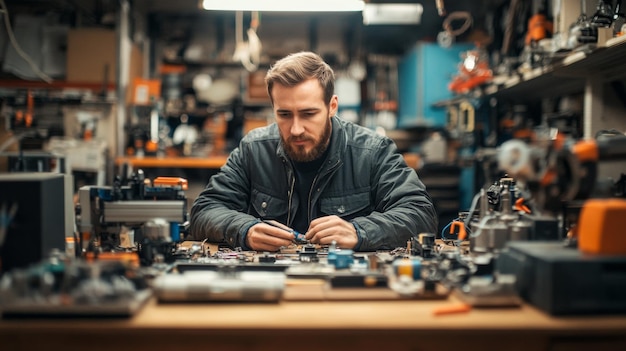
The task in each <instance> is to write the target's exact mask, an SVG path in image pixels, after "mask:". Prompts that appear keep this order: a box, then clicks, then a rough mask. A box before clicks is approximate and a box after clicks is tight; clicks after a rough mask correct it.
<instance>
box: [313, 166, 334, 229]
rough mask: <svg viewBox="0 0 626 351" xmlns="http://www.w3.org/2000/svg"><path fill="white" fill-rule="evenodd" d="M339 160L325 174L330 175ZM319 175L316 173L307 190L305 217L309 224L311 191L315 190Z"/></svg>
mask: <svg viewBox="0 0 626 351" xmlns="http://www.w3.org/2000/svg"><path fill="white" fill-rule="evenodd" d="M339 162H340V161H339V160H337V162H336V163H335V164H334V165H332V166H331V167H329V168H328V171H327V172H325V174H328V173H330V172H331V171H332V170H333V169H335V167H337V165H339ZM319 175H320V173H317V174H316V175H315V178H313V183H311V189H309V198H308V200H307V217H308V222H309V223H311V212H312V210H311V205H312V201H311V200H312V198H313V189H315V187H316V184H315V183H316V182H317V178H318V177H319Z"/></svg>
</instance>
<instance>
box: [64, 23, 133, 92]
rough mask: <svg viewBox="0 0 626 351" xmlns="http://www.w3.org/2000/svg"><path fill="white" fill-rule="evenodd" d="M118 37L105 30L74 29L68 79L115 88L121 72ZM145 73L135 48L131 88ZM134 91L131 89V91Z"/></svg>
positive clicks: (68, 38) (130, 75) (131, 66)
mask: <svg viewBox="0 0 626 351" xmlns="http://www.w3.org/2000/svg"><path fill="white" fill-rule="evenodd" d="M117 58H118V53H117V35H116V33H115V31H114V30H111V29H105V28H76V29H71V30H70V31H69V32H68V36H67V75H66V80H67V81H68V82H72V83H104V82H105V81H106V83H107V84H115V83H116V81H117V79H116V72H117ZM142 71H143V60H142V55H141V50H139V48H138V47H137V46H136V45H132V46H131V59H130V69H129V79H128V83H129V88H130V86H131V84H132V82H133V79H134V78H135V77H140V76H141V75H142ZM129 90H131V89H129Z"/></svg>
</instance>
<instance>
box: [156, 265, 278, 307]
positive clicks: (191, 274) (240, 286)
mask: <svg viewBox="0 0 626 351" xmlns="http://www.w3.org/2000/svg"><path fill="white" fill-rule="evenodd" d="M284 288H285V274H284V273H282V272H267V271H264V272H261V271H258V272H234V273H231V274H228V273H222V272H214V271H188V272H185V273H182V274H165V275H162V276H159V277H157V278H156V279H155V281H154V291H155V294H156V296H157V298H158V300H159V301H160V302H181V301H186V302H210V301H238V302H278V301H279V300H280V299H281V297H282V295H283V291H284Z"/></svg>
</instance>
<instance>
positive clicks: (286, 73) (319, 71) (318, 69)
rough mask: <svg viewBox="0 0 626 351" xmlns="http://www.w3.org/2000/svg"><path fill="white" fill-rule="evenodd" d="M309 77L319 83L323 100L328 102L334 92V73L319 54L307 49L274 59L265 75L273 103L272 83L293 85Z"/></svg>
mask: <svg viewBox="0 0 626 351" xmlns="http://www.w3.org/2000/svg"><path fill="white" fill-rule="evenodd" d="M311 78H315V79H317V81H318V82H319V83H320V85H321V86H322V89H323V90H324V101H325V102H326V104H329V103H330V99H331V98H332V97H333V94H335V73H334V72H333V69H332V68H330V66H329V65H328V64H327V63H326V62H324V60H323V59H322V58H321V57H320V56H319V55H317V54H316V53H313V52H308V51H301V52H298V53H295V54H289V55H287V56H285V57H284V58H282V59H280V60H278V61H276V63H275V64H274V65H273V66H272V67H271V68H270V69H269V71H267V74H266V75H265V84H266V85H267V93H268V94H269V96H270V99H271V100H272V103H273V101H274V99H273V98H272V88H273V87H274V83H278V84H281V85H284V86H287V87H293V86H295V85H298V84H300V83H302V82H304V81H305V80H308V79H311Z"/></svg>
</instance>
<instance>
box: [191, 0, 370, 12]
mask: <svg viewBox="0 0 626 351" xmlns="http://www.w3.org/2000/svg"><path fill="white" fill-rule="evenodd" d="M364 6H365V4H364V2H363V1H361V0H203V1H202V7H203V8H204V9H205V10H221V11H267V12H271V11H278V12H345V11H363V8H364Z"/></svg>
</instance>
